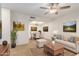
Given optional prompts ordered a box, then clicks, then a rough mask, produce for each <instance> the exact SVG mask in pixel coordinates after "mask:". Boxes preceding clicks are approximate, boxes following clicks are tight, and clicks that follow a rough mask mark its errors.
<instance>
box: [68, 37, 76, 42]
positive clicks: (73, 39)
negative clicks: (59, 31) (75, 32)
mask: <svg viewBox="0 0 79 59" xmlns="http://www.w3.org/2000/svg"><path fill="white" fill-rule="evenodd" d="M68 41H69V42H71V43H76V40H75V37H70V38H69V39H68Z"/></svg>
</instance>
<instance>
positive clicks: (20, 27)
mask: <svg viewBox="0 0 79 59" xmlns="http://www.w3.org/2000/svg"><path fill="white" fill-rule="evenodd" d="M13 30H17V31H24V24H22V23H21V22H19V23H16V22H15V21H14V22H13Z"/></svg>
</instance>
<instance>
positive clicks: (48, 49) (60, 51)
mask: <svg viewBox="0 0 79 59" xmlns="http://www.w3.org/2000/svg"><path fill="white" fill-rule="evenodd" d="M44 52H45V55H48V53H49V54H50V55H53V56H58V55H64V46H63V45H62V44H59V43H55V44H53V43H52V42H51V43H50V42H49V43H46V44H45V45H44Z"/></svg>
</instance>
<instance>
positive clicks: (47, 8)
mask: <svg viewBox="0 0 79 59" xmlns="http://www.w3.org/2000/svg"><path fill="white" fill-rule="evenodd" d="M40 8H41V9H48V8H47V7H40Z"/></svg>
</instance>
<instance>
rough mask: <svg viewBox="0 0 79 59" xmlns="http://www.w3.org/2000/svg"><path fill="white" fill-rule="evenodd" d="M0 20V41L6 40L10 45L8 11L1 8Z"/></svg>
mask: <svg viewBox="0 0 79 59" xmlns="http://www.w3.org/2000/svg"><path fill="white" fill-rule="evenodd" d="M1 20H2V39H1V41H3V40H7V41H8V42H9V43H10V10H9V9H6V8H1Z"/></svg>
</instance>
